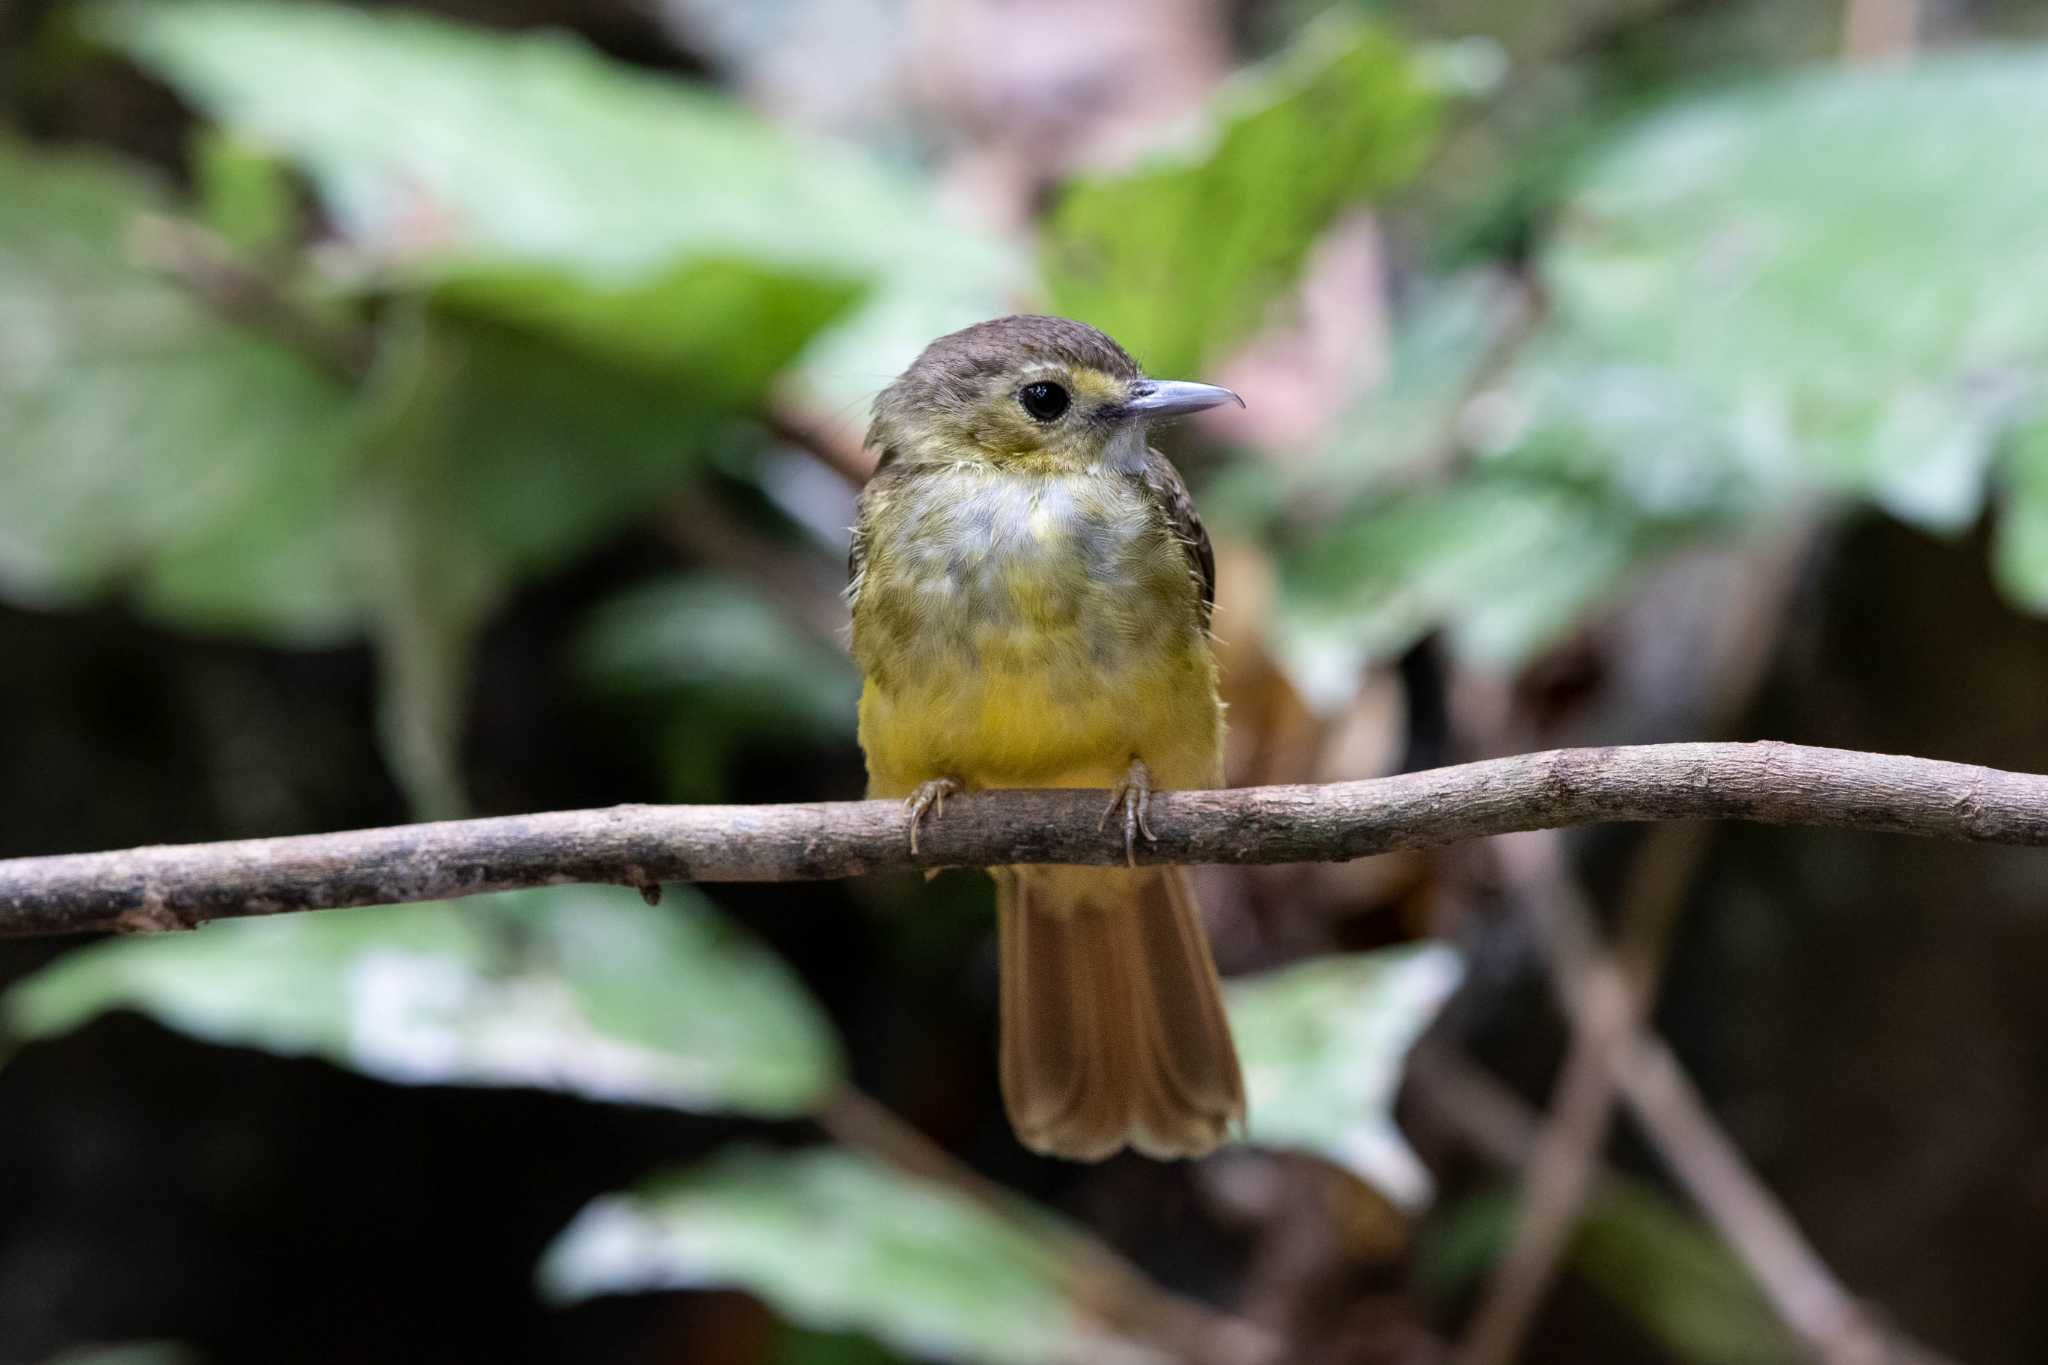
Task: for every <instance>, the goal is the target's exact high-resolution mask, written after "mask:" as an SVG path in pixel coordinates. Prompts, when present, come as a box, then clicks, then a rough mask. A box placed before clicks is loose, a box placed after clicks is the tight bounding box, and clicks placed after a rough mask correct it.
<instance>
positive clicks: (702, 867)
mask: <svg viewBox="0 0 2048 1365" xmlns="http://www.w3.org/2000/svg"><path fill="white" fill-rule="evenodd" d="M1103 804H1104V794H1103V793H1101V792H1074V791H1030V792H988V793H977V794H973V795H967V796H959V797H954V798H953V799H951V800H949V801H948V802H947V803H946V806H945V811H944V814H943V815H940V816H936V817H929V816H928V817H927V818H926V821H925V824H924V826H923V830H922V833H921V835H920V838H919V848H920V851H919V852H918V853H917V854H915V855H913V854H912V853H911V852H910V841H909V827H908V824H907V822H906V819H905V816H904V813H903V811H902V809H901V807H900V806H898V804H897V803H895V802H893V801H845V802H829V803H819V804H804V805H783V806H615V807H612V808H610V809H607V810H586V811H562V812H556V813H552V814H545V815H513V816H503V817H499V818H496V819H486V820H455V821H447V822H444V823H439V824H425V825H401V826H397V827H394V828H390V829H369V830H354V831H349V832H347V833H340V834H311V835H299V836H295V837H290V838H282V839H251V840H244V841H240V842H236V843H219V844H190V845H182V846H173V847H152V848H138V849H129V850H126V851H123V852H117V853H83V854H68V855H60V856H57V857H46V858H18V859H14V860H12V861H4V862H0V936H7V937H18V936H25V935H33V934H61V933H74V932H81V931H90V930H110V929H111V930H145V931H146V930H152V929H173V928H180V927H186V926H190V925H194V924H197V923H200V922H202V921H205V920H210V919H222V918H229V917H233V916H239V915H267V914H277V913H282V912H285V911H294V910H318V909H330V908H334V907H339V906H350V905H382V904H390V903H395V902H402V901H424V900H442V899H447V898H450V897H455V896H469V895H475V894H477V893H478V892H484V891H505V890H511V889H514V888H517V887H528V886H549V885H558V884H562V883H568V882H609V883H616V884H621V885H627V886H635V887H639V888H640V889H641V890H642V891H643V893H646V894H649V895H652V894H654V893H655V888H656V887H657V886H658V884H659V883H661V882H665V881H701V882H720V881H814V880H819V879H825V878H832V877H852V876H859V875H861V874H862V873H866V872H873V871H877V870H881V869H885V868H915V867H926V868H929V867H981V866H992V865H996V864H1004V863H1089V864H1112V863H1119V862H1122V861H1123V858H1124V850H1123V844H1122V839H1121V831H1120V830H1117V829H1115V828H1114V827H1112V828H1111V829H1109V830H1107V831H1105V830H1102V829H1099V828H1098V821H1099V817H1100V815H1101V813H1102V809H1103ZM1646 820H1748V821H1754V822H1757V823H1761V824H1772V825H1818V826H1830V827H1834V828H1839V829H1857V830H1869V831H1874V832H1879V833H1888V834H1916V835H1923V836H1926V837H1930V838H1937V839H1955V840H1968V841H1975V842H1982V843H1997V844H2023V845H2048V776H2038V775H2034V774H2030V773H2011V772H2001V771H1999V770H1997V769H1994V768H1980V767H1976V766H1973V765H1969V764H1962V763H1942V762H1937V761H1935V760H1932V759H1924V758H1900V757H1894V756H1890V755H1885V754H1871V753H1857V752H1852V751H1848V750H1842V749H1815V748H1807V747H1803V746H1800V745H1793V744H1778V743H1768V742H1767V743H1756V744H1656V745H1641V746H1634V747H1623V748H1608V749H1557V750H1552V751H1550V752H1547V753H1537V754H1523V755H1519V756H1517V757H1513V758H1499V759H1491V760H1488V761H1486V762H1483V763H1467V764H1463V765H1460V766H1458V767H1452V768H1438V769H1433V770H1431V771H1428V772H1418V773H1406V774H1403V775H1401V776H1399V777H1387V778H1379V779H1376V780H1373V781H1368V782H1337V783H1331V784H1329V785H1326V786H1298V787H1251V788H1242V789H1238V790H1233V791H1208V792H1162V793H1159V794H1158V795H1156V796H1155V797H1154V798H1153V802H1152V810H1151V825H1152V828H1153V830H1154V832H1155V833H1156V834H1157V835H1158V838H1157V841H1156V842H1151V843H1147V842H1145V841H1143V840H1141V841H1140V842H1139V844H1138V847H1137V850H1136V852H1137V859H1138V861H1139V862H1171V863H1296V862H1342V861H1346V860H1349V859H1352V858H1362V857H1365V856H1367V855H1369V854H1374V853H1387V852H1391V851H1393V850H1395V849H1417V848H1434V847H1438V846H1440V845H1443V844H1450V843H1456V842H1458V841H1460V840H1464V839H1475V838H1480V837H1483V836H1486V835H1492V834H1505V833H1509V832H1512V831H1515V830H1533V829H1556V828H1559V827H1562V826H1566V825H1582V824H1595V823H1600V822H1604V821H1646Z"/></svg>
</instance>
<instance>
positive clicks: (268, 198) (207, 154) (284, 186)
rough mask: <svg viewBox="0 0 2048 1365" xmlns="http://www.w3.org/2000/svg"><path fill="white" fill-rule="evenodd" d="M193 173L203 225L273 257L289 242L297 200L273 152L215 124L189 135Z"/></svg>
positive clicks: (239, 247)
mask: <svg viewBox="0 0 2048 1365" xmlns="http://www.w3.org/2000/svg"><path fill="white" fill-rule="evenodd" d="M192 179H193V182H194V186H193V188H194V190H195V192H196V197H197V199H198V201H199V214H200V217H201V219H202V220H203V221H204V222H205V223H206V225H207V226H208V227H209V228H211V229H213V231H214V232H215V233H216V234H217V235H218V236H219V237H220V239H221V240H222V241H224V242H226V243H227V244H228V245H229V246H232V247H234V248H235V249H236V250H238V251H242V252H246V253H249V254H251V255H259V256H270V257H277V256H282V255H283V254H284V252H285V251H286V250H287V249H289V248H290V246H291V245H292V238H293V236H294V234H295V232H296V230H297V221H296V220H297V217H298V205H297V204H296V203H295V202H294V201H293V196H292V185H291V180H290V178H289V176H288V175H287V173H286V171H285V168H284V167H283V166H281V165H279V164H278V161H277V158H275V157H273V156H272V155H270V153H268V152H266V151H265V150H264V149H262V148H261V147H258V146H256V145H254V144H252V143H249V142H245V141H243V140H242V139H240V138H237V137H235V136H234V135H233V134H232V133H224V132H222V131H221V130H220V129H218V128H201V129H200V130H199V131H198V132H197V133H196V134H195V135H194V136H193V138H192Z"/></svg>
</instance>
